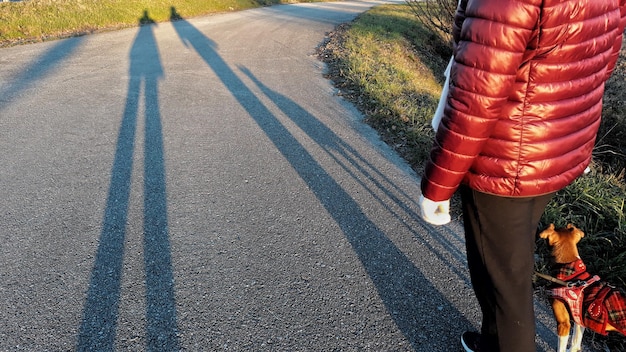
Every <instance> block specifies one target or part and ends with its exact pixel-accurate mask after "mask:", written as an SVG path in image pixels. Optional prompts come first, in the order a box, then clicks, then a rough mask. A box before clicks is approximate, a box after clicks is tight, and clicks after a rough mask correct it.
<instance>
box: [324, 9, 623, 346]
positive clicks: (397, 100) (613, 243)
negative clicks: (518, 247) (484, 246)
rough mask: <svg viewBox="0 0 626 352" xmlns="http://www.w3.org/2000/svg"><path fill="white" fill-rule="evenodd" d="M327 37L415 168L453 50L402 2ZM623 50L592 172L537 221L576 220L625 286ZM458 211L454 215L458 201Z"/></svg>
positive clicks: (371, 115) (336, 60)
mask: <svg viewBox="0 0 626 352" xmlns="http://www.w3.org/2000/svg"><path fill="white" fill-rule="evenodd" d="M331 38H332V39H331V41H330V43H328V44H327V45H325V47H324V48H323V51H322V53H323V56H324V57H325V58H326V61H327V62H328V63H329V66H330V70H329V72H330V76H331V77H332V78H333V79H334V80H335V82H336V84H337V85H338V86H339V88H341V89H342V91H343V93H344V95H346V97H347V98H348V99H350V100H351V101H353V102H354V103H355V104H357V105H358V106H359V107H360V108H361V110H362V111H363V112H364V113H365V115H366V116H367V121H368V122H369V123H370V124H371V125H372V126H373V127H374V128H376V129H377V130H378V131H379V133H380V134H381V135H382V136H383V138H384V139H385V140H386V141H387V142H388V143H389V144H390V145H391V146H392V147H394V148H395V149H396V150H397V151H398V152H399V153H400V154H401V155H402V156H403V157H404V158H405V159H406V160H407V161H408V162H409V163H410V164H411V166H412V167H413V169H414V170H416V172H417V173H418V174H420V173H421V171H422V165H423V163H424V160H425V158H426V157H427V156H428V153H429V151H430V147H431V145H432V138H433V135H434V134H433V132H432V129H431V127H430V119H431V118H432V114H433V111H434V110H435V108H436V105H437V101H438V99H439V95H440V91H441V84H442V83H443V82H442V81H443V77H442V72H443V70H444V67H445V65H446V64H447V61H448V59H449V57H450V54H451V50H450V49H449V47H448V45H447V42H446V40H445V39H443V37H438V35H436V34H434V32H433V31H432V30H427V29H426V27H425V26H423V25H422V24H421V23H419V21H418V19H417V17H416V16H414V15H413V13H412V12H411V10H410V8H409V6H407V5H386V6H381V7H377V8H374V9H373V10H371V11H369V12H367V13H366V14H363V15H362V16H360V17H359V18H358V19H357V20H356V21H355V22H354V23H352V24H350V25H349V26H345V27H344V28H341V29H340V30H338V31H337V33H336V34H334V35H333V36H332V37H331ZM621 56H622V57H621V62H620V63H619V65H618V67H617V68H616V70H615V72H614V74H613V76H612V78H611V79H610V80H609V82H607V86H606V98H605V101H604V114H603V123H602V127H601V129H600V132H599V138H598V143H597V144H598V145H597V147H596V150H595V151H594V159H595V160H594V165H593V172H591V173H590V174H588V175H584V176H582V177H580V178H579V179H577V180H576V181H575V182H574V183H573V184H572V185H570V186H569V187H567V188H565V189H564V190H562V191H560V192H558V193H557V195H556V197H555V198H554V199H553V201H552V202H551V203H550V204H549V205H548V207H547V209H546V212H545V214H544V216H543V218H542V223H541V226H547V225H548V224H550V223H555V225H557V226H565V225H566V224H567V223H573V224H574V225H576V226H578V227H579V228H581V229H582V230H583V231H584V232H585V234H586V235H585V237H584V238H583V240H582V241H581V243H580V245H579V247H580V252H581V256H582V257H583V259H584V258H589V259H588V260H587V263H588V266H589V267H590V269H591V270H592V271H593V272H595V273H597V274H598V275H600V277H602V278H603V279H605V280H607V281H610V282H612V283H614V284H616V285H618V286H621V287H622V288H626V281H624V280H626V218H625V216H624V214H625V213H624V211H625V209H624V205H625V204H624V203H625V195H626V183H625V178H624V173H625V171H624V168H625V167H626V161H625V160H626V157H625V155H624V154H625V153H626V148H625V147H626V83H625V81H624V76H625V75H626V57H624V56H626V43H625V47H624V49H623V50H622V55H621ZM455 203H456V204H458V199H456V198H455V199H454V200H453V204H455ZM456 211H457V214H455V215H458V207H457V210H456ZM537 245H538V248H537V253H538V258H540V260H539V262H538V263H537V267H538V268H541V269H543V268H545V266H546V258H548V254H549V253H548V249H547V248H546V246H545V245H544V243H543V240H539V241H538V242H537ZM593 338H594V339H595V340H600V344H601V345H602V346H603V347H602V348H605V347H606V346H610V348H611V350H613V349H614V348H616V349H617V350H623V349H624V347H625V346H624V345H623V342H620V341H619V340H618V341H617V342H614V341H608V342H607V341H606V340H603V339H604V338H602V337H600V336H599V335H598V336H594V337H593ZM596 342H597V341H596Z"/></svg>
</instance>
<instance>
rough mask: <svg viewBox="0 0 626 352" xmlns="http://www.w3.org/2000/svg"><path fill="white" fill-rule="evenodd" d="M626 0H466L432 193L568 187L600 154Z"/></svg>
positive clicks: (428, 176)
mask: <svg viewBox="0 0 626 352" xmlns="http://www.w3.org/2000/svg"><path fill="white" fill-rule="evenodd" d="M625 25H626V0H461V1H460V3H459V7H458V9H457V13H456V18H455V27H454V30H453V35H454V42H455V48H454V58H455V62H454V64H453V65H452V70H451V76H450V88H449V89H450V91H449V94H448V98H447V104H446V107H445V110H444V115H443V118H442V121H441V124H440V125H439V129H438V131H437V135H436V138H435V143H434V146H433V149H432V151H431V155H430V160H429V161H428V162H427V163H426V167H425V172H424V176H423V178H422V193H423V194H424V196H425V197H426V198H428V199H431V200H433V201H443V200H447V199H449V198H450V197H451V196H452V194H453V193H454V192H455V191H456V189H457V188H458V186H459V184H461V183H464V184H467V185H469V186H470V187H471V188H472V189H475V190H478V191H481V192H484V193H489V194H495V195H499V196H508V197H530V196H537V195H542V194H547V193H551V192H554V191H557V190H559V189H562V188H564V187H565V186H567V185H568V184H570V183H571V182H572V181H573V180H574V179H575V178H576V177H578V176H580V175H581V174H582V173H583V171H584V170H585V168H586V167H587V166H588V164H589V163H590V160H591V152H592V149H593V147H594V143H595V138H596V134H597V131H598V127H599V124H600V116H601V110H602V95H603V94H604V83H605V81H606V80H607V78H608V77H609V76H610V74H611V72H612V71H613V68H614V67H615V64H616V61H617V57H618V55H619V51H620V47H621V43H622V33H623V32H624V26H625Z"/></svg>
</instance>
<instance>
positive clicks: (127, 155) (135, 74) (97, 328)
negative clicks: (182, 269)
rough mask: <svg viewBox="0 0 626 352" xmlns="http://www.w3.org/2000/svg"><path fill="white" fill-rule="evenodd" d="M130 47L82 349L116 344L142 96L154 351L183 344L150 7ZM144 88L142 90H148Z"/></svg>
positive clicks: (149, 321) (149, 322) (148, 318)
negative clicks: (169, 231)
mask: <svg viewBox="0 0 626 352" xmlns="http://www.w3.org/2000/svg"><path fill="white" fill-rule="evenodd" d="M139 23H140V24H148V25H142V26H140V27H139V31H138V33H137V36H136V37H135V40H134V42H133V45H132V48H131V51H130V68H129V76H130V78H129V82H128V93H127V97H126V105H125V109H124V114H123V116H122V122H121V125H120V129H119V135H118V139H117V147H116V151H115V159H114V161H113V168H112V170H111V181H110V186H109V192H108V196H107V202H106V209H105V213H104V219H103V224H102V232H101V234H100V241H99V245H98V250H97V253H96V258H95V262H94V267H93V271H92V276H91V281H90V284H89V289H88V292H87V299H86V303H85V307H84V311H83V320H82V323H81V326H80V331H79V336H78V343H77V350H79V351H112V350H115V336H116V329H117V320H118V310H119V303H120V302H119V300H120V293H121V292H120V291H121V280H122V271H123V258H124V243H125V238H126V225H127V218H128V208H129V198H130V191H131V190H130V187H131V174H132V169H133V154H134V151H135V137H136V129H137V118H138V115H139V104H140V99H141V98H142V97H143V98H144V103H145V130H144V136H145V142H144V143H145V145H144V178H143V180H144V190H143V196H144V202H143V207H144V220H143V221H144V225H143V235H144V241H143V250H144V270H145V278H146V296H145V297H146V329H147V348H148V350H149V351H175V350H178V345H179V344H178V337H177V323H176V304H175V297H174V275H173V272H172V263H171V250H170V243H169V235H168V224H167V203H166V202H167V200H166V184H165V182H166V180H165V162H164V158H165V157H164V151H163V134H162V126H161V116H160V108H159V96H158V81H159V79H160V78H161V77H162V76H163V69H162V67H161V63H160V58H159V51H158V47H157V43H156V40H155V37H154V32H153V30H154V26H153V25H151V24H152V23H154V21H152V19H150V17H149V16H148V13H147V11H145V12H144V15H143V17H141V18H140V19H139ZM142 87H143V95H142Z"/></svg>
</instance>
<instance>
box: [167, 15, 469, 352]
mask: <svg viewBox="0 0 626 352" xmlns="http://www.w3.org/2000/svg"><path fill="white" fill-rule="evenodd" d="M174 13H176V12H175V9H174V8H172V14H174ZM173 26H174V28H175V30H176V32H177V34H178V36H179V37H180V39H181V41H182V42H183V43H184V44H185V45H186V46H189V47H191V48H193V49H194V50H195V51H196V52H197V53H198V55H199V56H200V57H201V58H202V59H203V60H204V62H205V63H206V64H207V65H208V66H209V67H210V68H211V69H212V70H213V72H214V73H215V74H216V75H217V77H218V78H219V80H220V81H221V82H222V83H223V84H224V85H225V86H226V87H227V88H228V89H229V91H230V92H231V93H232V94H233V96H234V97H235V98H236V99H237V100H238V102H239V104H240V105H241V106H242V107H243V108H244V109H245V110H246V112H247V113H248V114H249V115H250V116H251V118H252V119H254V121H255V122H256V124H257V125H258V126H259V128H261V129H262V130H263V131H264V133H265V134H266V135H267V136H268V137H269V139H270V140H271V141H272V143H273V144H274V146H275V147H276V148H277V150H278V151H280V153H281V154H282V155H283V157H284V158H285V159H286V160H287V161H288V162H289V163H290V165H291V166H292V167H293V169H294V170H295V171H296V172H297V173H298V175H299V176H300V178H301V179H302V180H303V181H304V182H305V183H306V184H307V186H308V187H309V189H310V190H311V191H312V192H313V194H314V195H315V196H316V197H317V199H318V201H319V202H320V203H321V204H322V205H323V206H324V208H325V209H326V210H327V211H328V213H329V214H330V215H331V216H332V217H333V219H334V220H335V221H336V223H337V224H338V226H339V227H340V228H341V230H342V232H343V234H344V236H345V237H346V238H347V239H348V241H349V242H350V244H351V246H352V248H353V249H354V251H355V253H356V254H357V256H358V258H359V260H360V262H361V264H362V265H363V267H364V268H365V270H366V271H367V273H368V275H369V277H370V278H371V280H372V281H373V283H374V284H375V286H376V289H377V291H378V293H379V296H380V297H381V299H382V301H383V302H384V304H385V306H386V308H387V310H388V312H389V314H390V316H391V317H392V318H393V320H394V321H395V323H396V324H397V326H398V327H399V329H400V331H401V332H402V333H403V334H404V336H405V337H406V338H407V340H408V341H410V343H411V344H412V345H413V347H414V348H416V349H417V350H421V351H429V350H435V348H434V346H439V345H440V341H441V339H442V337H443V336H442V335H443V334H444V333H446V334H447V333H449V331H448V329H450V327H451V326H452V327H458V326H462V327H463V328H467V327H469V326H471V323H470V322H469V321H467V319H466V318H465V317H463V314H462V313H461V312H459V311H458V310H456V309H455V308H454V307H453V306H452V305H451V304H450V303H449V302H448V300H447V298H446V297H444V296H443V295H442V294H441V293H440V292H439V291H438V290H437V288H435V287H434V286H433V285H432V283H430V281H429V279H428V278H427V277H425V276H424V275H423V274H422V273H421V272H420V271H419V270H418V268H416V266H415V265H414V264H413V263H412V262H411V261H410V260H409V259H408V258H407V257H406V256H405V255H404V254H403V253H402V252H401V251H400V250H399V249H398V248H397V247H396V246H395V244H394V243H393V242H392V241H391V240H390V239H389V238H387V236H386V235H385V234H384V232H383V231H382V230H381V229H380V228H378V227H377V225H376V224H375V223H374V222H373V221H372V220H370V219H369V218H368V217H367V215H366V214H365V213H364V212H363V210H362V209H361V207H360V205H359V204H358V203H357V202H356V201H355V200H354V199H353V198H352V197H351V196H350V194H349V193H348V192H347V191H346V190H345V189H344V188H343V187H342V186H341V185H340V184H339V183H338V182H337V181H336V180H335V179H334V178H333V177H332V176H331V175H329V174H328V173H327V172H326V170H324V168H323V167H322V166H321V165H320V164H319V163H318V162H317V161H316V160H315V158H314V157H313V156H312V155H311V154H310V152H309V151H308V150H307V149H306V148H305V147H304V146H303V145H302V144H301V143H300V142H299V141H298V140H297V139H296V138H295V137H294V136H293V135H292V134H291V133H290V132H289V130H288V129H287V128H286V127H285V126H284V125H283V124H282V123H281V122H280V120H279V119H278V118H277V117H276V116H274V115H273V114H272V112H271V111H270V110H269V109H268V108H267V107H266V106H265V105H264V104H263V102H262V101H261V100H260V99H259V98H258V97H257V96H256V95H255V94H254V92H253V91H252V90H251V89H250V88H248V87H247V86H246V84H245V83H244V82H243V81H242V80H241V79H240V78H239V77H238V76H237V74H235V72H234V71H233V70H232V69H231V68H230V66H229V65H228V63H227V62H225V61H224V59H223V58H222V57H221V56H220V55H219V53H218V52H217V49H216V44H215V43H214V42H213V41H212V40H211V39H209V38H207V37H206V36H205V35H204V34H203V33H202V32H201V31H199V30H198V29H196V28H195V27H194V26H193V25H191V24H190V23H189V22H187V21H185V20H180V19H179V20H178V21H174V22H173ZM292 112H293V111H292ZM288 113H291V112H288ZM307 116H309V115H304V117H302V116H301V117H299V118H307ZM292 118H293V117H292ZM305 131H306V132H311V129H308V128H307V129H306V130H305ZM326 132H327V130H326ZM318 133H322V134H323V133H325V131H324V130H322V131H318ZM324 138H329V139H332V138H338V137H336V136H329V135H327V136H324ZM337 147H341V146H337ZM437 317H445V318H437ZM451 317H452V318H453V319H452V321H450V320H449V318H451ZM438 319H441V320H438ZM432 326H435V327H436V328H435V329H433V328H431V327H432ZM441 326H446V331H442V329H441ZM457 332H458V330H456V329H455V330H453V331H452V333H453V334H454V337H451V336H446V337H445V339H454V341H456V339H457V336H456V334H457ZM431 333H432V334H434V335H433V336H426V335H428V334H431ZM429 344H432V345H429ZM431 347H432V348H431Z"/></svg>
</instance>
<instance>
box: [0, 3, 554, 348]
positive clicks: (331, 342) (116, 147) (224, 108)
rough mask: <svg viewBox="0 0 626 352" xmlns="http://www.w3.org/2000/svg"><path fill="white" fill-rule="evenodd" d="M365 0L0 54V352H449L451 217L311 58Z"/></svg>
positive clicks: (542, 311)
mask: <svg viewBox="0 0 626 352" xmlns="http://www.w3.org/2000/svg"><path fill="white" fill-rule="evenodd" d="M398 2H399V1H398ZM378 3H380V2H374V1H358V2H357V1H355V2H332V3H317V4H301V5H283V6H274V7H267V8H262V9H255V10H250V11H243V12H238V13H230V14H222V15H216V16H208V17H202V18H195V19H181V20H179V21H175V22H173V23H163V24H158V25H156V24H154V25H148V26H143V27H140V28H135V29H128V30H122V31H116V32H109V33H103V34H97V35H90V36H83V37H78V38H72V39H67V40H60V41H52V42H46V43H40V44H31V45H25V46H18V47H12V48H4V49H0V150H1V151H2V153H1V154H0V165H1V167H0V199H1V202H0V225H1V226H0V317H2V319H1V320H0V350H2V351H73V350H80V351H111V350H119V351H176V350H185V351H425V352H426V351H427V352H433V351H444V352H449V351H460V344H459V342H458V339H459V336H460V334H461V332H462V331H464V330H466V329H476V328H477V327H478V323H479V314H478V308H477V304H476V302H475V300H474V297H473V295H472V291H471V287H470V283H469V276H468V273H467V270H466V263H465V255H464V243H463V238H462V235H461V228H460V224H459V222H458V221H455V222H453V223H452V224H450V225H448V226H443V227H431V226H428V225H427V224H425V223H423V222H421V221H420V220H418V219H417V216H416V212H417V206H416V199H417V197H418V195H419V188H418V176H417V175H415V174H414V173H413V172H412V171H411V169H410V168H409V167H408V166H407V165H406V164H405V163H404V162H403V161H402V160H400V158H399V157H398V156H397V155H396V154H394V153H393V152H392V151H391V150H390V148H388V147H387V146H386V145H385V144H384V143H382V142H381V141H380V140H379V139H378V137H377V135H376V133H375V132H374V131H373V130H371V129H370V128H369V127H367V126H366V125H365V124H364V123H362V121H361V116H360V114H359V113H358V112H357V111H356V110H355V108H354V107H352V106H351V105H350V104H348V103H346V102H345V101H343V100H342V99H341V98H340V97H339V96H338V95H337V92H336V90H335V89H334V88H333V86H332V84H331V82H329V81H328V80H326V79H325V78H324V77H323V71H324V64H323V63H321V62H320V61H318V59H317V58H316V56H315V48H316V47H317V46H318V45H319V44H320V43H321V42H322V41H323V39H324V36H325V34H326V33H328V32H329V31H331V30H332V29H333V28H334V27H335V26H336V25H337V24H340V23H344V22H349V21H351V20H352V19H353V18H354V17H355V16H356V15H358V14H359V13H361V12H363V11H365V10H366V9H368V8H369V7H371V6H374V5H376V4H378ZM147 15H148V16H149V14H147ZM174 15H176V14H175V13H174ZM141 16H142V14H138V16H137V17H138V19H139V18H140V17H141ZM538 314H539V320H538V332H539V336H538V341H539V350H540V351H553V349H552V348H549V347H547V344H549V345H550V346H555V345H556V336H555V334H554V333H553V332H552V331H553V329H554V323H553V322H552V320H551V318H550V317H549V311H548V310H547V308H546V307H545V305H542V304H539V305H538Z"/></svg>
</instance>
